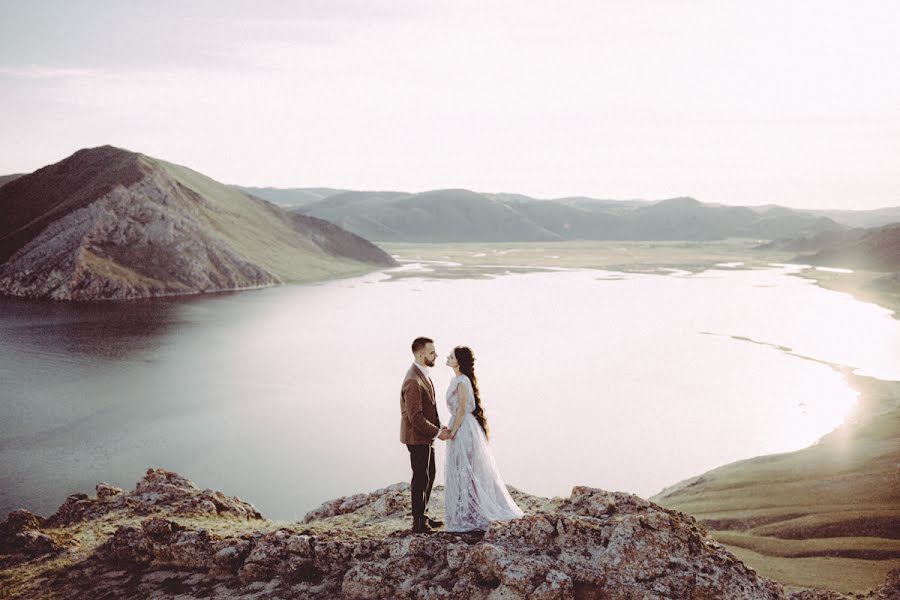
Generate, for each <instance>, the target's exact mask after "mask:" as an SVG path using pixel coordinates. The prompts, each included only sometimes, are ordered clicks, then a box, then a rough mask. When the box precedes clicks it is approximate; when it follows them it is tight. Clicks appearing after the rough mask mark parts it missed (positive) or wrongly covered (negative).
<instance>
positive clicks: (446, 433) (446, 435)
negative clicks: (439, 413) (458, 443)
mask: <svg viewBox="0 0 900 600" xmlns="http://www.w3.org/2000/svg"><path fill="white" fill-rule="evenodd" d="M438 439H439V440H443V441H445V442H446V441H447V440H452V439H453V436H452V435H451V434H450V430H449V429H447V428H446V427H441V430H440V431H439V432H438Z"/></svg>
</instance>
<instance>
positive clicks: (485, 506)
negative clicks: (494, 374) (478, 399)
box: [444, 375, 524, 531]
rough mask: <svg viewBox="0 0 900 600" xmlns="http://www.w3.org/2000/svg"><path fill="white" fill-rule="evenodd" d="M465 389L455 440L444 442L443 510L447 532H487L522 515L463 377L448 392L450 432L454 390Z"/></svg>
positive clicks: (469, 384)
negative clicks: (492, 525) (496, 523)
mask: <svg viewBox="0 0 900 600" xmlns="http://www.w3.org/2000/svg"><path fill="white" fill-rule="evenodd" d="M460 383H462V384H463V385H464V386H466V387H467V391H468V393H467V395H466V399H467V403H466V404H467V406H466V412H465V413H464V415H463V422H462V425H460V427H459V430H458V431H457V432H456V437H455V438H454V439H452V440H448V441H447V453H446V464H445V466H444V479H445V481H444V509H445V517H444V520H445V523H446V525H445V530H446V531H471V530H476V529H480V530H484V529H487V526H488V524H489V523H490V522H491V521H496V520H502V519H514V518H516V517H521V516H522V515H523V514H524V513H523V512H522V510H521V509H520V508H519V507H518V506H517V505H516V503H515V501H514V500H513V499H512V497H511V496H510V495H509V492H508V491H507V489H506V485H505V484H504V483H503V478H502V477H500V471H499V469H497V464H496V463H495V462H494V454H493V452H491V447H490V446H489V445H488V441H487V438H486V437H485V435H484V430H482V429H481V425H479V424H478V421H477V420H476V419H475V416H474V415H473V414H472V411H474V410H475V393H474V391H473V390H472V382H471V381H469V378H468V377H466V376H465V375H459V376H458V377H454V378H453V380H452V381H451V382H450V387H449V389H448V390H447V408H449V409H450V414H451V415H453V417H452V418H451V420H450V424H449V425H448V427H450V428H451V429H453V427H454V426H455V423H454V422H455V420H456V410H457V408H458V407H459V394H458V393H457V386H458V385H459V384H460Z"/></svg>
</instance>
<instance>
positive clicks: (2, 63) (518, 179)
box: [0, 0, 900, 209]
mask: <svg viewBox="0 0 900 600" xmlns="http://www.w3.org/2000/svg"><path fill="white" fill-rule="evenodd" d="M898 30H900V2H897V1H896V0H885V1H875V0H855V1H836V0H814V1H799V0H779V1H769V0H753V1H749V0H748V1H741V2H736V1H731V0H710V1H707V0H696V1H692V0H634V1H630V2H626V1H624V0H618V1H611V0H594V1H584V2H581V1H567V0H555V1H547V2H543V1H534V0H516V1H512V2H510V1H506V0H491V1H488V0H482V1H479V2H471V1H469V0H454V1H452V2H451V1H427V0H389V1H384V2H363V1H360V0H322V1H303V0H299V1H287V0H284V1H276V0H255V1H254V2H236V1H229V0H214V1H190V0H154V1H152V2H150V1H143V0H129V1H128V2H122V1H121V0H115V1H96V0H93V1H92V0H80V1H79V2H69V1H49V0H44V1H35V2H15V1H11V0H10V1H7V0H0V138H2V143H0V174H7V173H20V172H31V171H33V170H35V169H37V168H39V167H41V166H44V165H46V164H50V163H53V162H57V161H58V160H61V159H63V158H65V157H66V156H68V155H70V154H72V153H73V152H75V151H76V150H78V149H80V148H85V147H93V146H99V145H103V144H112V145H115V146H120V147H123V148H127V149H129V150H134V151H137V152H141V153H144V154H147V155H149V156H154V157H157V158H162V159H165V160H168V161H170V162H175V163H178V164H182V165H185V166H188V167H190V168H192V169H195V170H197V171H200V172H202V173H204V174H206V175H209V176H210V177H213V178H214V179H217V180H219V181H222V182H225V183H237V184H242V185H250V186H273V187H318V186H323V187H335V188H343V189H361V190H404V191H410V192H416V191H424V190H429V189H440V188H467V189H472V190H476V191H480V192H511V193H522V194H527V195H529V196H533V197H536V198H556V197H564V196H590V197H594V198H615V199H626V198H643V199H661V198H668V197H674V196H693V197H695V198H697V199H699V200H701V201H703V202H710V203H721V204H738V205H760V204H769V203H775V204H781V205H785V206H792V207H798V208H845V209H868V208H878V207H883V206H898V205H900V77H898V76H897V68H898V65H900V36H898V35H897V33H896V32H897V31H898Z"/></svg>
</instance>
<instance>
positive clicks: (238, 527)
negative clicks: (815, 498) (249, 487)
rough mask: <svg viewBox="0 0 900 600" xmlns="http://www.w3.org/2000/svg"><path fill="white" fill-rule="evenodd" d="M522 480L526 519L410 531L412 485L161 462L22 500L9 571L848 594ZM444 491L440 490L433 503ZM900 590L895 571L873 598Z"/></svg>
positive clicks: (23, 577) (45, 585)
mask: <svg viewBox="0 0 900 600" xmlns="http://www.w3.org/2000/svg"><path fill="white" fill-rule="evenodd" d="M512 491H513V492H514V495H515V496H516V497H517V501H520V505H521V506H522V507H523V508H524V509H525V510H526V514H525V516H524V517H522V518H519V519H515V520H512V521H505V522H495V523H493V524H492V525H491V526H490V528H489V529H488V531H486V532H469V533H462V534H454V533H446V532H438V533H434V534H430V535H426V534H412V533H410V532H409V530H408V527H409V522H408V521H409V519H408V507H409V503H408V493H409V491H408V487H407V486H406V484H395V485H392V486H389V487H386V488H383V489H381V490H377V491H376V492H373V493H371V494H359V495H356V496H350V497H347V498H340V499H337V500H334V501H330V502H327V503H325V504H323V505H322V506H321V507H320V508H318V509H316V510H314V511H311V512H310V513H309V514H307V516H306V517H305V518H304V519H303V522H292V523H286V522H274V521H270V520H267V519H264V518H262V516H261V515H260V514H259V512H258V511H256V510H255V509H254V508H253V506H252V505H251V504H248V503H246V502H244V501H242V500H240V499H239V498H229V497H227V496H225V495H224V494H221V493H220V492H214V491H212V490H200V489H199V488H198V487H197V486H195V485H194V484H193V483H192V482H191V481H190V480H188V479H186V478H184V477H182V476H180V475H178V474H176V473H172V472H169V471H165V470H162V469H151V470H149V471H148V472H147V475H146V476H145V477H144V478H143V479H141V481H140V482H138V484H137V486H136V487H135V489H134V490H133V491H131V492H125V491H124V490H121V489H119V488H116V487H113V486H110V485H109V484H105V483H103V484H99V485H98V486H97V495H96V497H87V496H86V495H84V494H75V495H73V496H70V497H69V499H67V500H66V502H65V503H64V504H63V506H62V507H60V510H59V511H58V512H57V513H56V514H54V515H53V516H52V517H50V518H49V519H46V520H44V519H42V518H41V517H38V516H35V515H31V514H30V513H28V512H27V511H15V512H13V513H10V515H9V517H8V518H7V520H6V521H5V522H4V523H3V524H2V525H0V536H2V537H0V548H2V552H4V553H5V554H6V556H4V557H3V558H2V563H0V569H2V570H0V581H3V582H6V583H8V584H9V585H7V586H6V588H7V589H6V591H7V594H8V596H7V597H12V598H30V597H35V596H55V597H89V598H131V597H141V598H176V597H177V598H182V599H188V598H208V597H213V598H247V599H250V598H254V599H260V598H322V599H325V598H348V599H389V598H390V599H394V598H399V599H410V600H411V599H414V598H427V599H437V598H451V599H452V598H460V599H462V598H478V599H485V600H488V599H490V600H499V599H516V598H533V599H545V600H549V599H566V598H572V599H575V598H578V599H582V598H584V599H588V598H613V599H616V598H623V599H624V598H678V599H680V598H693V599H713V598H715V599H719V598H734V599H740V598H747V599H771V600H776V599H786V598H795V599H804V600H807V599H809V600H814V599H818V600H824V599H840V598H847V597H846V596H842V595H840V594H835V593H833V592H829V591H825V590H811V589H810V590H802V591H800V592H794V593H793V594H790V595H788V594H785V592H784V590H783V589H782V587H781V585H779V584H777V583H775V582H773V581H771V580H768V579H766V578H764V577H761V576H758V575H757V574H756V573H755V572H754V571H753V570H752V569H750V568H748V567H746V566H745V565H744V564H742V563H741V562H740V561H739V560H738V559H737V558H735V557H734V556H733V555H732V554H731V553H730V552H728V551H727V550H725V549H724V548H723V547H722V546H721V545H719V544H718V543H716V542H715V541H714V540H712V539H711V538H710V537H709V536H708V535H707V533H706V530H705V529H704V528H703V526H702V525H700V524H699V523H698V522H697V521H695V520H694V519H693V518H692V517H689V516H687V515H685V514H683V513H679V512H677V511H673V510H669V509H665V508H662V507H660V506H658V505H656V504H653V503H652V502H649V501H647V500H644V499H642V498H639V497H637V496H633V495H630V494H624V493H620V492H607V491H603V490H599V489H593V488H588V487H576V488H574V489H573V490H572V494H571V495H570V496H569V497H568V498H554V499H546V498H539V497H536V496H530V495H528V494H524V493H522V492H520V491H518V490H512ZM441 494H442V491H441V489H440V488H436V489H435V494H434V496H433V499H432V504H433V505H438V504H439V497H440V496H441ZM91 526H95V527H94V528H93V529H90V528H91ZM89 529H90V531H92V532H93V534H91V535H88V533H87V532H88V530H89ZM99 531H106V532H107V533H106V534H105V535H99V534H98V533H97V532H99ZM23 533H24V534H25V535H24V537H23ZM33 534H44V535H47V536H48V537H50V538H51V540H50V541H41V542H35V541H33V540H34V539H35V537H34V535H33ZM65 535H68V536H69V537H70V540H71V541H70V543H68V544H66V543H63V542H62V541H61V540H62V536H65ZM79 536H80V538H81V540H80V541H79V539H78V538H79ZM26 538H28V539H26ZM29 540H32V541H29ZM898 591H900V572H895V573H892V574H891V576H890V577H889V579H888V581H886V582H885V584H884V586H882V588H881V589H879V590H875V591H873V592H871V593H870V594H869V595H868V596H866V597H867V598H872V599H875V598H892V597H896V594H897V593H898Z"/></svg>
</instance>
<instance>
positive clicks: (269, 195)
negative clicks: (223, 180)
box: [231, 185, 346, 208]
mask: <svg viewBox="0 0 900 600" xmlns="http://www.w3.org/2000/svg"><path fill="white" fill-rule="evenodd" d="M231 187H233V188H235V189H238V190H240V191H242V192H244V193H245V194H250V195H251V196H256V197H257V198H262V199H263V200H268V201H269V202H271V203H272V204H277V205H278V206H281V207H284V208H298V207H301V206H306V205H308V204H312V203H314V202H318V201H319V200H323V199H325V198H327V197H329V196H333V195H335V194H339V193H341V192H344V191H346V190H338V189H335V188H273V187H244V186H240V185H232V186H231Z"/></svg>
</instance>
